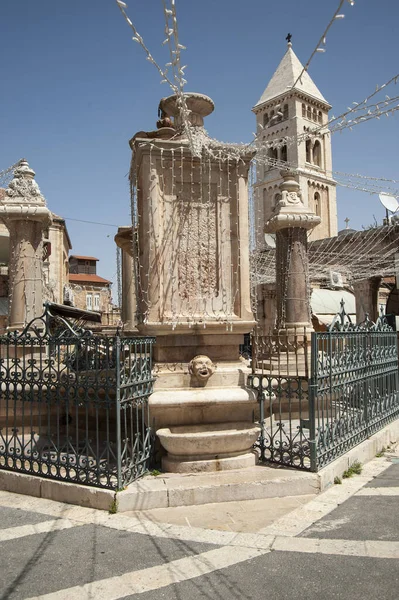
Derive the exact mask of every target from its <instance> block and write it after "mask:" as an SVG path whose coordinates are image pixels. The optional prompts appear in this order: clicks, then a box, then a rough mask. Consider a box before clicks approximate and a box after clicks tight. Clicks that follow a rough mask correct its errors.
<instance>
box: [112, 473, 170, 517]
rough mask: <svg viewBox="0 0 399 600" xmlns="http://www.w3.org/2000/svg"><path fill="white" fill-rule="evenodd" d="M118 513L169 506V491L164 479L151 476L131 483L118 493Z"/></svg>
mask: <svg viewBox="0 0 399 600" xmlns="http://www.w3.org/2000/svg"><path fill="white" fill-rule="evenodd" d="M116 498H117V502H118V512H126V511H129V510H150V509H152V508H166V507H167V506H168V490H167V487H166V484H165V481H164V479H163V478H162V477H160V476H159V477H153V476H151V475H149V476H147V477H145V478H143V479H139V480H138V481H136V482H134V483H131V484H130V485H129V486H128V487H127V488H126V489H125V490H123V491H121V492H118V493H117V496H116Z"/></svg>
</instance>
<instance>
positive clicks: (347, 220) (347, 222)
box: [344, 217, 350, 229]
mask: <svg viewBox="0 0 399 600" xmlns="http://www.w3.org/2000/svg"><path fill="white" fill-rule="evenodd" d="M344 221H345V223H346V228H345V229H349V227H348V225H349V221H350V219H348V217H346V219H344Z"/></svg>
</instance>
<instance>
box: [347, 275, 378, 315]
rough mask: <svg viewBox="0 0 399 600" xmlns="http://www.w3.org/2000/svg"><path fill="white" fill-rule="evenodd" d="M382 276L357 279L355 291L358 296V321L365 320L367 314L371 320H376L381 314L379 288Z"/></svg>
mask: <svg viewBox="0 0 399 600" xmlns="http://www.w3.org/2000/svg"><path fill="white" fill-rule="evenodd" d="M380 283H381V277H370V278H369V279H362V280H360V281H355V282H354V284H353V291H354V292H355V298H356V322H357V323H361V322H362V321H364V320H365V318H366V314H367V315H368V316H369V319H371V321H374V323H375V322H376V320H377V319H378V315H379V309H378V290H379V288H380Z"/></svg>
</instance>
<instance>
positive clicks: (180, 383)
mask: <svg viewBox="0 0 399 600" xmlns="http://www.w3.org/2000/svg"><path fill="white" fill-rule="evenodd" d="M187 107H188V108H189V110H191V111H192V112H191V113H190V121H191V130H190V131H189V135H191V136H192V138H193V139H202V140H203V141H204V140H205V139H206V133H205V131H204V130H203V127H202V124H203V118H204V116H206V115H207V114H209V113H210V112H211V111H212V110H213V102H212V101H211V100H210V98H207V97H206V96H202V95H201V94H188V95H187ZM160 108H161V110H162V112H163V113H164V114H166V115H167V116H168V117H174V118H175V125H176V126H177V127H178V128H179V127H180V129H178V130H179V131H182V127H181V123H180V121H179V119H180V113H179V106H178V101H177V98H176V97H175V96H173V97H170V98H166V99H163V100H162V101H161V104H160ZM160 131H162V130H160ZM141 135H142V134H140V136H141ZM184 135H185V134H184V133H182V134H181V135H180V136H179V135H178V134H176V132H175V135H174V138H173V139H164V138H163V136H162V135H159V136H157V137H156V138H153V139H151V140H149V139H148V138H146V137H135V138H133V140H132V142H131V147H132V149H133V161H132V172H131V177H132V179H133V183H134V186H135V188H136V190H137V212H136V215H135V218H136V219H137V222H138V229H137V239H138V243H137V247H136V248H135V251H136V255H135V256H134V260H135V266H136V274H137V328H138V330H139V332H140V333H142V334H145V335H153V336H156V344H155V346H154V362H155V370H156V375H157V381H156V384H155V390H154V393H153V394H152V396H151V398H150V412H151V419H152V423H151V424H152V425H153V427H154V428H155V430H159V429H165V428H166V429H168V428H169V429H170V428H172V429H170V431H171V434H170V435H171V436H172V440H173V436H174V430H173V427H174V426H179V427H192V426H201V427H202V426H204V427H205V430H206V425H211V424H215V423H217V424H218V425H217V428H216V429H217V431H218V433H216V436H218V437H219V441H220V440H221V441H222V446H223V437H224V436H225V431H226V430H227V429H228V426H227V425H226V424H228V423H237V422H238V423H245V424H247V425H248V424H251V426H252V422H253V413H254V409H255V408H256V397H255V395H254V394H253V393H252V392H251V391H248V390H247V389H246V387H245V383H246V377H247V374H248V369H247V367H246V365H245V363H244V362H243V361H241V360H240V358H239V345H240V344H241V343H243V338H244V334H245V333H248V332H249V331H250V330H251V329H252V327H253V326H254V318H253V315H252V312H251V304H250V287H249V249H248V231H249V228H248V169H249V164H250V160H251V158H252V155H250V154H248V155H246V156H244V157H242V159H241V160H237V161H235V160H231V158H228V157H227V155H226V150H225V147H224V146H222V145H220V147H218V146H217V144H216V145H213V147H212V153H210V152H202V153H201V151H200V154H201V157H200V158H197V156H198V154H196V153H193V152H192V151H191V148H190V144H189V141H188V139H186V138H185V137H184ZM201 365H202V366H201ZM254 431H255V430H254ZM188 432H189V430H188V429H187V433H188ZM183 433H184V432H182V430H179V435H180V436H181V440H182V444H183V450H181V448H182V447H181V446H179V447H180V451H179V452H180V454H179V456H180V459H179V460H178V462H180V463H184V464H185V467H184V468H183V467H182V469H183V470H184V469H193V470H196V469H195V468H194V466H193V464H192V463H193V460H192V456H193V455H192V452H191V450H190V449H189V447H188V445H187V452H186V454H185V450H184V443H185V442H184V440H185V439H188V438H189V437H190V436H189V435H188V436H184V435H183ZM170 435H168V436H167V439H168V440H169V441H168V444H169V445H170ZM176 435H177V434H176ZM204 435H205V434H204ZM162 436H163V434H162V433H160V439H161V442H162V439H164V440H166V437H165V436H163V437H162ZM239 437H240V436H239V435H238V434H237V436H236V438H235V439H236V440H238V439H239ZM255 437H256V431H255ZM233 445H234V442H233ZM171 447H174V443H173V441H172V446H171ZM218 447H219V450H218V451H217V452H216V451H215V452H213V453H211V454H212V455H213V457H212V456H209V457H208V458H209V461H212V460H213V461H215V460H216V461H218V458H217V455H219V454H220V446H218ZM165 448H167V446H166V442H165ZM251 448H252V442H251V443H248V445H247V447H246V448H245V449H244V450H245V451H244V450H243V449H242V448H241V447H238V446H237V449H236V450H233V452H235V451H236V452H237V453H238V455H240V454H248V453H251ZM221 453H222V454H223V452H221ZM197 454H198V457H199V458H198V465H197V466H198V469H200V470H201V469H205V465H204V463H203V460H202V459H203V454H202V453H201V452H199V453H197ZM172 455H173V452H172ZM251 457H252V458H251V463H252V464H254V461H255V456H254V455H253V454H251ZM224 458H226V461H227V458H228V457H224ZM226 461H223V459H221V460H220V461H219V462H217V464H216V463H212V462H209V464H208V467H209V468H211V469H212V468H215V469H223V468H232V467H229V466H228V464H229V463H228V462H226ZM194 462H195V459H194ZM172 463H173V468H174V470H179V468H180V467H178V466H176V460H175V458H173V460H172V459H171V460H169V462H168V460H166V462H165V465H164V467H165V468H171V466H170V465H171V464H172ZM188 463H190V466H187V465H188ZM200 463H201V465H200ZM212 465H213V466H212Z"/></svg>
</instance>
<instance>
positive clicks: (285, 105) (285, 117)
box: [283, 104, 288, 121]
mask: <svg viewBox="0 0 399 600" xmlns="http://www.w3.org/2000/svg"><path fill="white" fill-rule="evenodd" d="M283 119H284V121H286V120H287V119H288V104H284V108H283Z"/></svg>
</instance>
